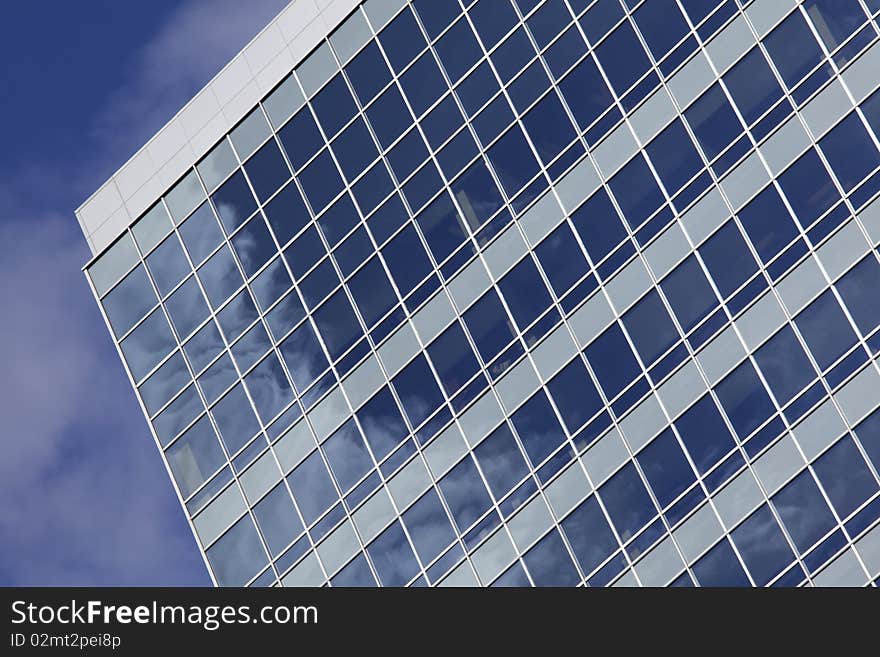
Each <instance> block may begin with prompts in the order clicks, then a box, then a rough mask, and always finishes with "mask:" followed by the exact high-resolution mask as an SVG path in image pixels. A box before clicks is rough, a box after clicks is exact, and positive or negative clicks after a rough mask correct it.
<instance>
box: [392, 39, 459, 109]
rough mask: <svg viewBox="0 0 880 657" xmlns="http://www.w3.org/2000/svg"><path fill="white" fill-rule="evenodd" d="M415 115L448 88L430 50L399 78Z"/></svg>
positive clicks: (426, 107)
mask: <svg viewBox="0 0 880 657" xmlns="http://www.w3.org/2000/svg"><path fill="white" fill-rule="evenodd" d="M400 85H401V86H402V87H403V91H404V93H405V94H406V98H407V100H409V104H410V107H412V110H413V112H414V113H415V115H416V116H421V115H422V114H424V113H425V110H427V109H428V107H430V106H431V105H432V104H433V103H434V101H435V100H437V99H438V98H440V96H442V95H443V94H444V93H445V92H446V90H447V89H448V88H449V87H447V86H446V81H445V80H444V79H443V74H442V73H441V72H440V69H439V68H438V66H437V62H436V61H435V60H434V56H433V55H432V54H431V52H430V51H428V52H426V53H425V54H424V55H422V56H421V57H419V58H418V59H417V60H416V61H415V63H414V64H413V65H412V66H411V67H410V68H409V69H408V70H407V71H406V73H404V74H403V76H402V77H401V78H400Z"/></svg>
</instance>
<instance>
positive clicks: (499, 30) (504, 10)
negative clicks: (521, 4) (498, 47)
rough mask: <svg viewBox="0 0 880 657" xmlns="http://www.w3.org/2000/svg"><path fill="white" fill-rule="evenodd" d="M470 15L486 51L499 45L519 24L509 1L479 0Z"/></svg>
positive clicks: (469, 11) (470, 10)
mask: <svg viewBox="0 0 880 657" xmlns="http://www.w3.org/2000/svg"><path fill="white" fill-rule="evenodd" d="M468 13H469V14H470V17H471V20H472V21H473V22H474V27H476V29H477V34H479V35H480V39H481V40H482V41H483V43H484V44H485V46H486V50H489V49H491V48H492V46H494V45H495V44H496V43H498V41H500V40H501V37H502V36H504V35H505V34H506V33H507V32H508V31H509V30H510V28H512V27H513V26H514V24H515V23H516V22H517V18H516V13H514V11H513V6H512V5H511V4H510V2H509V0H479V2H477V3H476V4H475V5H474V6H472V7H471V8H470V9H469V10H468Z"/></svg>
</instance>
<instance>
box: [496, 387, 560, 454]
mask: <svg viewBox="0 0 880 657" xmlns="http://www.w3.org/2000/svg"><path fill="white" fill-rule="evenodd" d="M510 419H511V421H512V422H513V426H514V428H515V429H516V432H517V434H519V439H520V440H521V441H522V444H523V447H524V448H525V450H526V454H528V456H529V458H530V459H531V461H532V465H535V466H537V465H538V464H539V463H541V462H542V461H543V460H544V459H545V458H547V457H548V456H549V455H550V453H551V452H553V450H555V449H556V448H557V447H559V446H560V445H561V444H562V443H563V442H565V433H564V432H563V431H562V427H561V426H559V420H557V419H556V414H555V413H554V412H553V408H552V407H551V406H550V402H549V401H547V396H546V395H545V394H544V393H543V392H541V391H538V393H537V394H536V395H534V396H533V397H532V398H531V399H529V400H528V401H527V402H526V403H525V404H523V405H522V406H521V407H520V408H519V410H518V411H516V413H514V414H513V416H512V417H511V418H510Z"/></svg>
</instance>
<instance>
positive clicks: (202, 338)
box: [183, 322, 223, 372]
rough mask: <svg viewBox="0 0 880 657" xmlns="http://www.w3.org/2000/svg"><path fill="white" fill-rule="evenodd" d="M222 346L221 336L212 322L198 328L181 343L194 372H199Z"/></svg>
mask: <svg viewBox="0 0 880 657" xmlns="http://www.w3.org/2000/svg"><path fill="white" fill-rule="evenodd" d="M222 348H223V338H222V337H220V331H218V330H217V325H216V324H215V323H214V322H208V323H207V324H205V325H204V326H203V327H202V328H200V329H199V331H198V333H196V334H195V335H194V336H192V338H190V341H189V342H187V343H186V344H185V345H183V351H184V352H185V353H186V357H187V358H188V359H189V362H190V364H191V365H192V368H193V371H194V372H201V371H202V369H204V367H205V365H207V364H208V363H209V362H211V361H212V360H213V359H214V357H215V356H216V355H217V354H219V353H220V350H221V349H222Z"/></svg>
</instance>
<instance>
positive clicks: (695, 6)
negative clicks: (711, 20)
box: [681, 0, 722, 25]
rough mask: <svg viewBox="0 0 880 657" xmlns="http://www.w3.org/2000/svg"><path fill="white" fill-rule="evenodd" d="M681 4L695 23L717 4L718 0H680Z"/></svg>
mask: <svg viewBox="0 0 880 657" xmlns="http://www.w3.org/2000/svg"><path fill="white" fill-rule="evenodd" d="M681 4H682V6H683V7H684V9H685V11H686V12H687V15H688V16H690V18H691V22H692V23H693V24H694V25H696V24H698V23H699V22H700V21H702V20H703V19H704V18H706V16H708V15H709V14H710V13H711V12H712V11H713V10H714V9H715V8H716V7H717V6H718V0H682V2H681ZM719 13H722V12H719Z"/></svg>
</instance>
